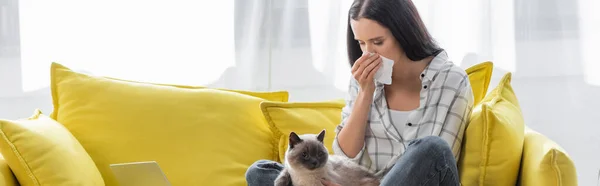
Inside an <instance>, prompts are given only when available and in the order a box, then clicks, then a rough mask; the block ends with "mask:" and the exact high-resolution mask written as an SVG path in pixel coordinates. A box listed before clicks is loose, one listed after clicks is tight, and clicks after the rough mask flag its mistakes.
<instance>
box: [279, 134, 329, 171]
mask: <svg viewBox="0 0 600 186" xmlns="http://www.w3.org/2000/svg"><path fill="white" fill-rule="evenodd" d="M324 137H325V130H323V131H321V133H319V135H310V134H305V135H302V136H298V135H297V134H296V133H294V132H291V133H290V143H289V144H290V146H289V148H288V152H287V160H288V163H289V164H291V165H292V166H293V167H295V168H304V169H307V170H315V169H318V168H321V167H323V166H324V165H325V163H327V158H329V154H328V153H327V148H325V146H324V145H323V138H324Z"/></svg>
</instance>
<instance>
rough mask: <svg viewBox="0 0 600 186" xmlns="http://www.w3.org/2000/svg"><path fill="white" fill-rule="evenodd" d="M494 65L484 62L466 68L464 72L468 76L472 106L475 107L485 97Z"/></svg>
mask: <svg viewBox="0 0 600 186" xmlns="http://www.w3.org/2000/svg"><path fill="white" fill-rule="evenodd" d="M493 68H494V64H493V63H492V62H489V61H486V62H483V63H479V64H476V65H473V66H471V67H469V68H467V69H466V70H465V71H466V72H467V75H468V76H469V82H470V83H471V88H472V89H473V101H474V102H473V104H474V105H477V104H479V102H480V101H481V100H482V99H483V97H485V95H486V94H487V91H488V86H489V85H490V80H491V79H492V70H493Z"/></svg>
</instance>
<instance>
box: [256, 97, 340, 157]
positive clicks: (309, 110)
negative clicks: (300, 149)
mask: <svg viewBox="0 0 600 186" xmlns="http://www.w3.org/2000/svg"><path fill="white" fill-rule="evenodd" d="M260 107H261V109H262V112H263V114H264V116H265V118H266V119H267V121H268V122H269V125H270V127H271V130H272V131H273V135H274V137H275V139H278V161H279V162H282V161H283V160H284V159H285V152H286V151H287V148H288V143H289V135H290V133H291V132H296V133H297V134H319V132H321V131H322V130H323V129H325V131H326V132H325V139H324V143H325V147H327V150H329V154H333V149H332V144H333V139H335V133H334V132H333V131H334V129H335V127H336V126H337V125H339V124H340V121H341V112H342V107H344V102H343V100H331V101H322V102H288V103H282V102H263V103H262V104H261V105H260Z"/></svg>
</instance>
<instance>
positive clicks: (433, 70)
mask: <svg viewBox="0 0 600 186" xmlns="http://www.w3.org/2000/svg"><path fill="white" fill-rule="evenodd" d="M446 62H448V54H447V53H446V51H443V50H442V51H441V52H440V53H439V54H438V55H436V56H435V57H434V58H433V59H432V60H431V62H430V63H429V64H428V65H427V67H425V70H423V72H421V77H419V78H421V80H422V81H427V80H429V81H433V78H434V77H435V75H437V73H439V72H440V70H441V69H442V66H443V65H444V64H445V63H446Z"/></svg>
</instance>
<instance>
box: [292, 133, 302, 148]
mask: <svg viewBox="0 0 600 186" xmlns="http://www.w3.org/2000/svg"><path fill="white" fill-rule="evenodd" d="M300 142H302V139H300V137H299V136H298V134H296V133H295V132H291V133H290V149H291V148H294V146H295V145H296V144H298V143H300Z"/></svg>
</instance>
